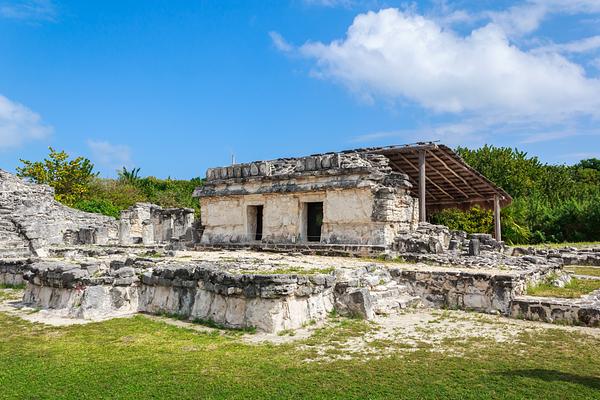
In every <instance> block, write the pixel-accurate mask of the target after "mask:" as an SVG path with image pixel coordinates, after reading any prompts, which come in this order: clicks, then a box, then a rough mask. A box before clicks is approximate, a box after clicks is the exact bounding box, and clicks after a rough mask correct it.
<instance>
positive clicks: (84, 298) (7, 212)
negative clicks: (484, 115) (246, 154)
mask: <svg viewBox="0 0 600 400" xmlns="http://www.w3.org/2000/svg"><path fill="white" fill-rule="evenodd" d="M433 155H435V154H433ZM402 157H404V156H402ZM436 157H439V155H436ZM392 162H393V163H396V162H397V160H396V159H394V158H393V156H389V155H388V156H384V155H382V154H364V153H361V152H356V151H353V152H349V153H340V154H327V155H321V156H313V157H305V158H302V159H285V160H275V161H273V162H262V163H251V164H243V165H238V166H232V167H227V168H219V169H211V170H209V171H208V172H207V182H206V185H205V186H204V187H202V188H199V189H198V190H197V191H196V194H197V195H198V196H199V197H200V201H201V205H202V220H201V221H202V224H199V223H198V221H195V219H194V212H193V210H191V209H164V208H161V207H159V206H156V205H153V204H147V203H140V204H136V205H135V206H133V207H131V208H130V209H128V210H125V211H123V212H122V213H121V217H120V218H119V219H114V218H111V217H105V216H100V215H97V214H90V213H85V212H81V211H78V210H74V209H71V208H69V207H65V206H64V205H61V204H60V203H58V202H56V201H55V200H54V198H53V191H52V189H51V188H49V187H48V186H44V185H34V184H31V183H27V182H24V181H22V180H20V179H18V178H17V177H15V176H13V175H11V174H9V173H7V172H4V171H0V284H5V285H20V284H25V293H24V297H23V301H22V302H21V303H20V304H19V305H17V306H23V305H27V306H29V307H34V308H36V309H43V310H46V311H45V312H51V313H54V314H55V315H59V316H62V317H68V318H83V319H89V320H100V319H105V318H112V317H115V316H121V315H129V314H132V313H137V312H144V313H152V314H169V315H178V316H180V317H183V318H187V319H190V320H198V321H207V320H210V321H212V322H213V323H217V324H221V325H223V326H226V327H232V328H249V327H253V328H256V329H258V330H261V331H267V332H278V331H281V330H284V329H296V328H299V327H301V326H303V325H305V324H307V323H310V322H312V321H320V320H324V319H325V318H327V315H328V314H329V313H330V312H331V311H333V310H335V311H336V312H337V313H339V314H341V315H349V316H358V317H362V318H366V319H372V318H374V317H375V316H376V315H386V314H390V313H393V312H397V311H399V310H401V309H404V308H407V307H417V306H425V307H438V308H443V307H450V308H460V309H469V310H475V311H480V312H486V313H499V314H502V315H506V316H512V317H519V318H529V319H538V320H544V321H549V322H557V321H564V322H568V323H578V324H585V325H590V326H594V325H596V324H598V323H599V321H600V293H592V294H590V295H589V296H586V297H585V298H582V299H577V300H573V301H564V300H561V301H558V300H557V299H542V300H540V299H539V298H537V299H536V298H530V297H528V296H525V293H526V288H527V286H528V285H532V284H536V283H538V282H542V281H547V280H552V281H553V282H555V284H557V285H564V284H565V283H566V282H568V281H569V279H570V276H569V274H567V273H565V272H564V271H563V265H564V263H565V262H566V263H568V264H586V265H591V264H593V265H600V250H598V249H590V250H587V251H582V250H575V249H567V250H561V251H546V252H543V251H535V250H527V249H518V248H517V249H513V248H509V247H507V246H505V245H504V243H503V242H501V241H497V240H495V239H494V238H493V237H492V235H488V234H477V235H467V234H465V233H464V232H455V231H450V230H449V229H448V228H447V227H443V226H439V225H431V224H428V223H426V222H424V221H419V220H420V219H421V210H420V207H419V206H420V203H419V201H418V199H417V198H415V197H414V190H413V189H414V185H413V183H411V182H412V181H414V178H412V177H411V176H410V175H408V174H404V173H401V172H398V171H395V170H394V169H393V168H391V167H390V165H391V163H392ZM446 162H450V161H449V160H446V161H444V163H446ZM434 183H435V181H434ZM436 185H437V183H436ZM447 190H448V191H449V190H450V189H447ZM460 190H462V191H464V190H466V189H464V188H462V189H460ZM480 190H482V191H483V189H480ZM434 193H435V192H434ZM438 195H439V193H438ZM432 196H433V194H432ZM314 203H317V204H318V203H320V207H317V208H316V212H317V217H319V218H314V217H315V215H314V214H315V207H314V206H309V205H308V204H314ZM434 205H435V204H434ZM321 207H322V208H321ZM309 208H310V210H309ZM319 213H321V214H320V215H319ZM308 214H311V215H312V217H311V218H312V219H311V218H309V215H308ZM315 222H319V223H316V224H315ZM311 224H312V226H309V225H311ZM315 226H319V228H320V229H319V230H315ZM259 228H260V229H259ZM314 236H318V241H317V240H310V239H314Z"/></svg>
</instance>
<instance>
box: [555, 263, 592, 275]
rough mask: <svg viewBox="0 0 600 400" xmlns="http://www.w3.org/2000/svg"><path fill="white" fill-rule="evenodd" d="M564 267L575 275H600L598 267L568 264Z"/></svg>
mask: <svg viewBox="0 0 600 400" xmlns="http://www.w3.org/2000/svg"><path fill="white" fill-rule="evenodd" d="M564 269H565V271H567V272H569V273H572V274H575V275H587V276H600V267H585V266H577V265H568V266H566V267H565V268H564Z"/></svg>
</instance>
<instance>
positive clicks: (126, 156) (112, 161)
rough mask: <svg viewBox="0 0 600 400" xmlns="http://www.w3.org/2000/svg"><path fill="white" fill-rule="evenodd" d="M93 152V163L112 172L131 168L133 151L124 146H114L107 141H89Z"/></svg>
mask: <svg viewBox="0 0 600 400" xmlns="http://www.w3.org/2000/svg"><path fill="white" fill-rule="evenodd" d="M87 144H88V146H89V148H90V150H91V151H92V161H93V162H95V163H98V164H100V165H101V166H104V167H106V168H109V169H111V170H113V171H114V170H117V169H121V168H122V167H128V168H129V167H131V166H132V164H133V163H132V160H131V150H130V149H129V147H128V146H126V145H122V144H112V143H109V142H107V141H105V140H88V141H87Z"/></svg>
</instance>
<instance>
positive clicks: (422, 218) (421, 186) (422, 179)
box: [419, 150, 427, 222]
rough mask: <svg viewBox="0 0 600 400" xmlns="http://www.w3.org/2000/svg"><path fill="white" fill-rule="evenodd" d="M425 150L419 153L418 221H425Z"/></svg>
mask: <svg viewBox="0 0 600 400" xmlns="http://www.w3.org/2000/svg"><path fill="white" fill-rule="evenodd" d="M425 169H426V168H425V150H420V151H419V221H420V222H425V221H427V208H426V203H425V194H426V191H425V182H426V175H425V174H426V171H425Z"/></svg>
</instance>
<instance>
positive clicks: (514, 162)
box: [432, 146, 600, 244]
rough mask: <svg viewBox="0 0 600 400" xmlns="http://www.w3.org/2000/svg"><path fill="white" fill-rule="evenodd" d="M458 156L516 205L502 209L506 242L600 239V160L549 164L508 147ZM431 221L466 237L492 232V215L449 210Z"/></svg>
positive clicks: (477, 210) (476, 210) (462, 152)
mask: <svg viewBox="0 0 600 400" xmlns="http://www.w3.org/2000/svg"><path fill="white" fill-rule="evenodd" d="M457 152H458V153H459V154H460V155H461V156H462V157H463V159H464V160H465V161H466V162H467V163H468V164H470V165H471V166H472V167H473V168H475V169H476V170H478V171H479V172H481V173H482V174H483V175H485V176H486V177H487V178H488V179H490V180H491V181H492V182H494V183H495V184H497V185H498V186H500V187H502V188H503V189H504V190H506V191H507V192H508V193H509V194H510V195H511V196H512V197H513V203H512V204H511V205H510V206H509V207H506V208H505V209H504V210H502V220H503V221H502V229H503V238H504V239H505V240H507V241H508V242H510V243H520V244H526V243H545V242H564V241H570V242H579V241H597V240H600V160H598V159H589V160H583V161H581V162H579V163H577V164H575V165H572V166H568V165H549V164H545V163H542V162H541V161H540V160H539V159H538V158H537V157H529V156H528V154H527V153H525V152H522V151H519V150H517V149H511V148H506V147H494V146H484V147H482V148H480V149H476V150H470V149H467V148H464V147H459V148H458V149H457ZM432 221H433V222H436V223H442V224H445V225H448V226H449V227H451V228H452V229H461V230H465V231H467V232H488V233H491V232H492V229H493V224H492V221H493V218H492V213H491V211H488V210H482V209H481V208H477V207H476V208H473V209H471V210H469V211H467V212H463V211H459V210H445V211H443V212H441V213H438V214H436V215H434V216H432Z"/></svg>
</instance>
